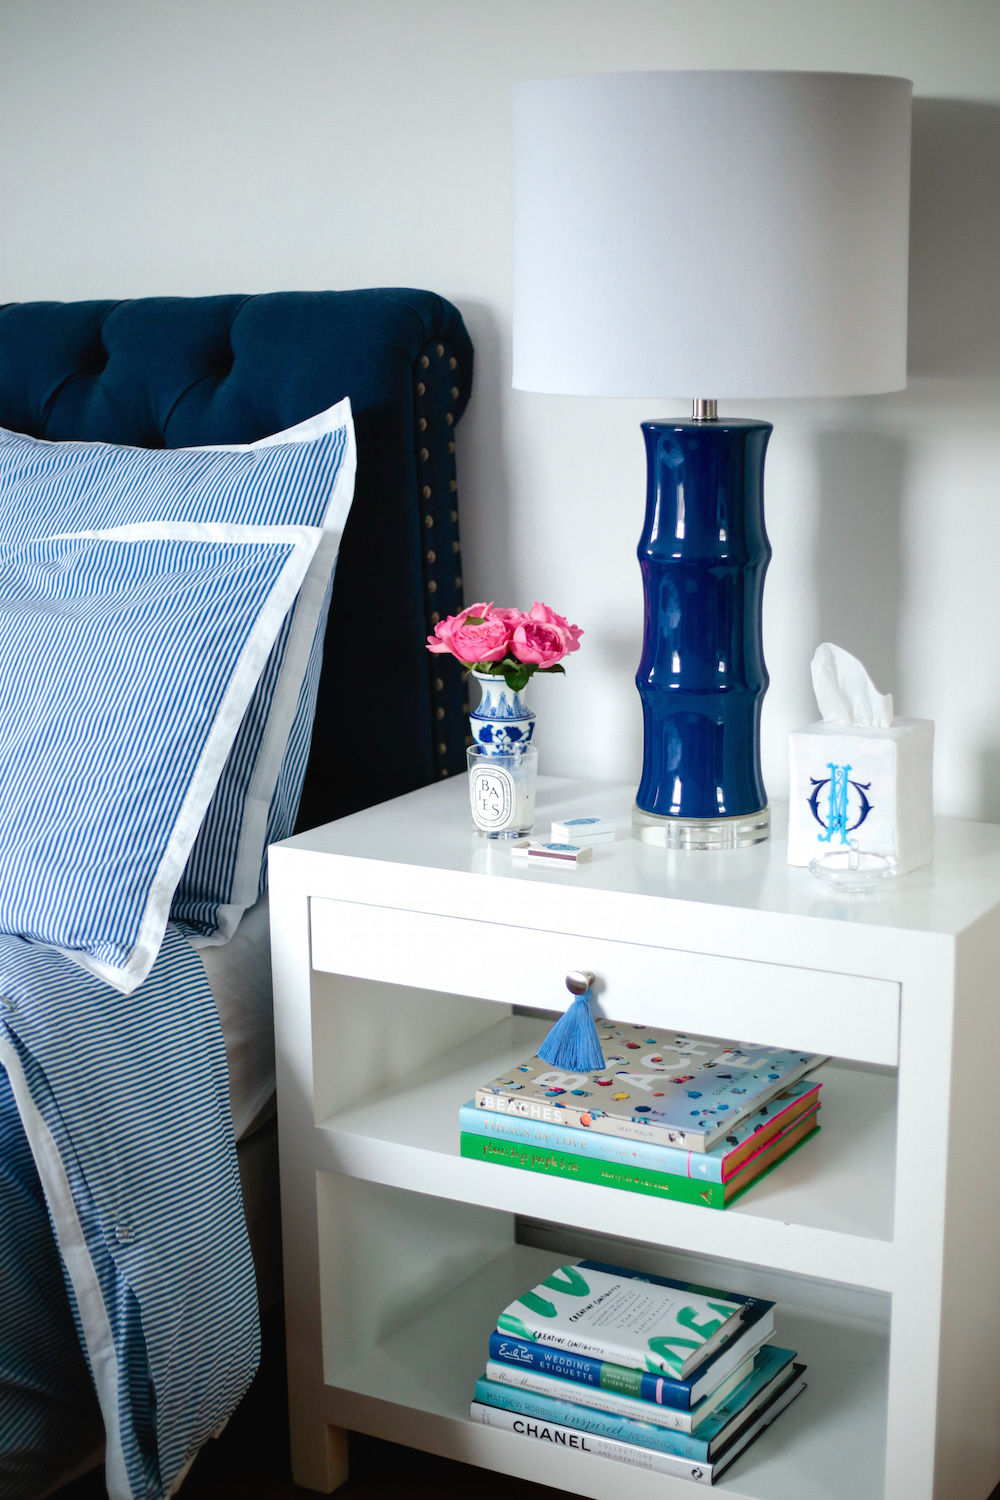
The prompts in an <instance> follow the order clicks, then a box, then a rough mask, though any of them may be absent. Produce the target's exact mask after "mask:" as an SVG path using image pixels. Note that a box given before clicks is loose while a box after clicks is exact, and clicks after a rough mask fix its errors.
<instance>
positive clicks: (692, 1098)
mask: <svg viewBox="0 0 1000 1500" xmlns="http://www.w3.org/2000/svg"><path fill="white" fill-rule="evenodd" d="M596 1026H597V1034H598V1040H599V1042H600V1048H601V1053H602V1055H603V1057H604V1067H603V1068H602V1069H598V1070H597V1071H595V1072H593V1073H566V1072H565V1071H562V1070H560V1069H558V1068H552V1067H551V1066H550V1065H549V1064H548V1063H546V1062H544V1061H543V1060H542V1059H541V1058H540V1057H537V1056H536V1057H530V1058H528V1059H527V1060H526V1061H525V1062H524V1063H521V1064H520V1065H519V1066H518V1067H516V1068H514V1069H513V1070H512V1071H511V1072H510V1073H505V1074H502V1075H501V1076H500V1077H499V1078H495V1079H493V1080H492V1082H490V1083H487V1084H484V1085H483V1086H482V1087H481V1088H480V1089H478V1090H477V1091H476V1096H475V1098H474V1099H471V1100H470V1101H469V1102H468V1104H466V1105H464V1106H463V1107H462V1109H461V1111H460V1117H459V1118H460V1125H461V1152H462V1155H463V1156H467V1157H471V1158H473V1159H475V1160H477V1161H488V1162H493V1163H495V1164H497V1165H500V1166H508V1167H517V1168H519V1169H521V1170H523V1171H530V1172H543V1173H546V1174H547V1175H549V1176H554V1177H564V1178H568V1179H573V1180H576V1181H578V1182H593V1183H600V1184H602V1185H604V1186H607V1187H617V1188H622V1189H625V1190H626V1191H628V1192H634V1193H648V1194H651V1195H652V1196H654V1197H660V1198H672V1199H674V1200H675V1201H676V1202H679V1203H697V1204H701V1205H703V1206H705V1207H708V1208H719V1209H721V1208H725V1207H727V1205H728V1204H730V1203H732V1202H733V1200H734V1199H735V1198H737V1197H738V1196H739V1195H740V1193H742V1192H745V1191H746V1189H747V1188H748V1187H749V1186H750V1185H751V1184H752V1183H754V1182H756V1181H758V1179H759V1178H761V1177H762V1176H764V1174H765V1173H767V1172H770V1171H771V1170H772V1169H773V1168H774V1167H776V1166H777V1165H778V1164H779V1162H781V1161H784V1160H785V1158H786V1157H788V1156H789V1155H791V1153H792V1152H793V1151H795V1150H796V1149H797V1148H798V1147H799V1146H801V1145H802V1144H803V1142H804V1141H806V1140H808V1139H809V1138H810V1136H812V1135H814V1134H815V1133H816V1131H817V1130H818V1129H819V1107H820V1099H819V1094H820V1088H821V1084H820V1083H818V1082H813V1081H811V1080H810V1079H808V1078H807V1077H806V1075H807V1074H808V1073H810V1072H812V1070H813V1069H814V1068H816V1067H818V1066H819V1065H820V1063H822V1062H825V1061H826V1058H825V1057H821V1056H818V1055H816V1054H815V1053H806V1052H788V1051H784V1050H781V1049H778V1048H773V1047H758V1046H753V1045H751V1044H749V1043H737V1042H727V1041H719V1040H718V1039H715V1038H712V1037H702V1036H691V1035H688V1034H683V1033H680V1032H662V1031H656V1030H653V1029H650V1028H649V1027H644V1026H634V1025H630V1024H621V1023H619V1022H616V1021H604V1020H602V1021H598V1022H597V1023H596Z"/></svg>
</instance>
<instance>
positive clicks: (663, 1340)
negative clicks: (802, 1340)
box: [497, 1260, 774, 1380]
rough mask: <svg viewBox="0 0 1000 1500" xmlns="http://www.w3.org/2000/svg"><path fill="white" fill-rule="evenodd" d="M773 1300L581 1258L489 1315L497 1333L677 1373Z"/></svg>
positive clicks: (681, 1375)
mask: <svg viewBox="0 0 1000 1500" xmlns="http://www.w3.org/2000/svg"><path fill="white" fill-rule="evenodd" d="M773 1308H774V1304H773V1303H772V1302H765V1301H763V1300H762V1299H760V1298H756V1297H743V1296H740V1295H737V1294H734V1293H731V1292H716V1291H713V1290H712V1289H711V1288H709V1287H702V1286H695V1285H692V1284H690V1283H688V1282H683V1281H674V1280H673V1279H672V1278H671V1277H667V1276H646V1275H643V1274H642V1273H641V1272H638V1271H631V1270H627V1269H625V1268H624V1267H622V1266H609V1265H604V1264H602V1263H601V1262H599V1261H592V1260H582V1261H580V1262H579V1263H578V1264H576V1265H572V1264H570V1265H565V1266H560V1267H559V1268H558V1270H556V1271H553V1273H552V1275H551V1276H547V1277H546V1278H545V1280H544V1281H543V1282H542V1283H541V1284H540V1285H539V1286H536V1287H535V1288H534V1289H533V1290H532V1291H530V1292H525V1293H524V1295H523V1296H521V1297H519V1298H518V1299H517V1301H516V1302H512V1303H511V1304H510V1306H509V1307H506V1308H505V1309H504V1311H503V1312H502V1313H501V1314H500V1316H499V1317H498V1318H497V1328H498V1329H499V1331H500V1332H501V1333H509V1334H513V1335H514V1337H515V1338H521V1339H526V1340H538V1341H540V1342H543V1343H545V1344H549V1345H552V1346H554V1347H556V1348H561V1349H568V1350H571V1351H572V1352H574V1353H576V1354H582V1355H586V1356H587V1357H588V1358H589V1359H597V1360H608V1361H610V1362H612V1363H614V1364H617V1365H625V1366H627V1367H628V1368H630V1369H637V1370H649V1371H651V1372H652V1373H654V1374H662V1375H669V1376H671V1377H673V1378H674V1379H680V1380H684V1379H686V1377H687V1376H688V1375H690V1374H691V1372H692V1371H693V1370H696V1369H697V1368H698V1366H699V1365H700V1364H701V1363H702V1362H703V1361H704V1360H706V1359H707V1358H709V1356H710V1355H712V1354H713V1353H714V1352H715V1351H716V1350H717V1349H720V1348H721V1347H722V1346H723V1345H724V1344H729V1343H731V1342H732V1341H734V1340H736V1339H739V1338H742V1336H743V1335H745V1334H746V1335H749V1336H750V1337H753V1338H754V1339H756V1338H757V1337H758V1336H759V1330H757V1329H756V1328H755V1327H754V1326H753V1325H755V1324H757V1323H758V1322H759V1321H760V1320H761V1319H762V1318H763V1317H764V1316H765V1315H767V1316H769V1315H771V1314H772V1312H773Z"/></svg>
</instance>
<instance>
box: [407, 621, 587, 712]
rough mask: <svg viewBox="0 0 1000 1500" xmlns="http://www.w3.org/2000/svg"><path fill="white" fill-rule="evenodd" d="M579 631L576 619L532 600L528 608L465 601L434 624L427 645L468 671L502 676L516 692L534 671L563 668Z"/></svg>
mask: <svg viewBox="0 0 1000 1500" xmlns="http://www.w3.org/2000/svg"><path fill="white" fill-rule="evenodd" d="M582 634H583V631H582V630H581V629H580V627H579V625H570V623H569V621H568V620H566V619H564V618H563V616H562V615H557V614H556V612H555V610H554V609H549V606H548V605H547V604H539V603H538V601H537V600H536V601H535V603H534V604H533V605H532V606H531V609H530V610H529V611H528V613H527V614H523V613H522V611H521V610H519V609H497V608H496V606H495V605H493V604H470V605H469V606H468V608H467V609H463V610H462V612H461V614H457V615H449V616H448V618H447V619H446V620H441V621H439V623H438V624H437V625H435V627H434V634H433V635H429V636H428V637H427V649H428V651H433V652H436V653H438V654H439V655H444V654H447V653H450V654H451V655H452V656H456V657H457V658H458V660H459V661H460V662H461V663H462V665H463V666H464V667H468V668H469V669H470V671H473V672H484V673H487V674H488V675H489V676H491V677H502V678H503V679H504V680H505V682H506V683H507V686H508V687H509V688H510V690H511V692H513V693H520V692H521V691H522V690H523V688H524V687H525V685H526V684H527V682H528V679H529V677H532V676H534V674H535V673H536V672H562V671H564V670H565V669H564V668H563V667H562V666H561V665H560V663H561V662H562V659H563V657H564V656H569V654H570V652H571V651H579V649H580V637H581V635H582Z"/></svg>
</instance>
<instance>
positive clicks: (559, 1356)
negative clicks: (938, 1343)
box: [470, 1260, 805, 1484]
mask: <svg viewBox="0 0 1000 1500" xmlns="http://www.w3.org/2000/svg"><path fill="white" fill-rule="evenodd" d="M773 1332H774V1304H773V1303H772V1302H766V1301H763V1300H762V1299H760V1298H757V1297H745V1296H741V1295H739V1294H738V1293H735V1292H719V1291H712V1290H711V1289H709V1288H707V1287H697V1286H690V1285H688V1284H687V1283H686V1282H681V1281H674V1280H672V1279H671V1278H670V1277H667V1276H651V1275H644V1274H642V1273H640V1272H638V1271H631V1270H627V1269H625V1268H624V1267H622V1266H610V1265H604V1264H602V1263H601V1262H599V1261H590V1260H584V1261H580V1262H578V1263H573V1264H568V1265H564V1266H560V1267H559V1269H558V1270H557V1271H555V1272H553V1274H552V1275H551V1276H547V1277H546V1279H545V1280H544V1281H543V1282H542V1283H541V1285H539V1286H536V1287H535V1288H534V1289H533V1290H532V1291H529V1292H525V1294H524V1295H523V1296H522V1297H520V1298H519V1299H518V1300H517V1301H516V1302H513V1303H511V1305H510V1306H509V1307H507V1308H506V1309H505V1310H504V1311H503V1312H502V1313H501V1315H500V1317H499V1318H498V1319H497V1326H496V1330H495V1332H494V1333H493V1334H492V1335H491V1336H490V1348H489V1354H490V1358H489V1363H488V1364H487V1366H486V1372H485V1374H484V1375H483V1376H482V1378H481V1379H480V1380H477V1381H476V1391H475V1399H474V1401H473V1402H472V1406H471V1408H470V1415H471V1417H472V1419H473V1421H476V1422H482V1423H483V1424H484V1425H486V1426H489V1427H501V1428H505V1429H506V1430H507V1431H508V1432H514V1433H517V1434H518V1435H519V1436H521V1437H526V1438H529V1439H532V1440H533V1441H536V1442H543V1443H550V1444H553V1445H555V1446H558V1447H565V1448H571V1449H574V1450H576V1451H577V1452H581V1453H588V1454H593V1455H596V1456H597V1457H599V1458H610V1459H614V1460H616V1461H618V1462H620V1463H625V1464H628V1465H630V1466H631V1467H632V1468H641V1469H650V1470H653V1471H654V1472H657V1473H661V1474H670V1475H673V1476H674V1477H675V1478H681V1479H690V1480H694V1481H696V1482H697V1483H700V1484H714V1482H715V1481H716V1479H718V1478H719V1476H720V1475H721V1474H722V1473H723V1472H724V1471H725V1470H726V1469H727V1468H728V1467H729V1466H730V1464H732V1463H733V1462H735V1460H736V1459H737V1458H738V1457H739V1456H740V1454H741V1453H744V1452H745V1451H746V1449H747V1448H748V1447H749V1445H750V1444H751V1443H752V1442H753V1441H754V1439H755V1438H756V1437H758V1436H759V1435H760V1433H761V1432H763V1430H764V1428H765V1427H767V1426H769V1425H770V1424H771V1422H773V1421H774V1419H775V1417H777V1416H779V1415H780V1413H781V1412H783V1411H784V1410H785V1408H786V1407H787V1406H788V1405H789V1404H790V1403H791V1402H792V1401H794V1399H795V1397H796V1396H797V1395H798V1394H799V1393H800V1391H802V1390H804V1389H805V1381H804V1379H803V1377H804V1375H805V1366H804V1365H801V1364H798V1363H797V1362H796V1361H797V1356H796V1352H795V1351H794V1350H792V1349H779V1348H777V1347H776V1346H775V1345H774V1344H772V1343H770V1342H769V1341H770V1339H771V1337H772V1335H773Z"/></svg>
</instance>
